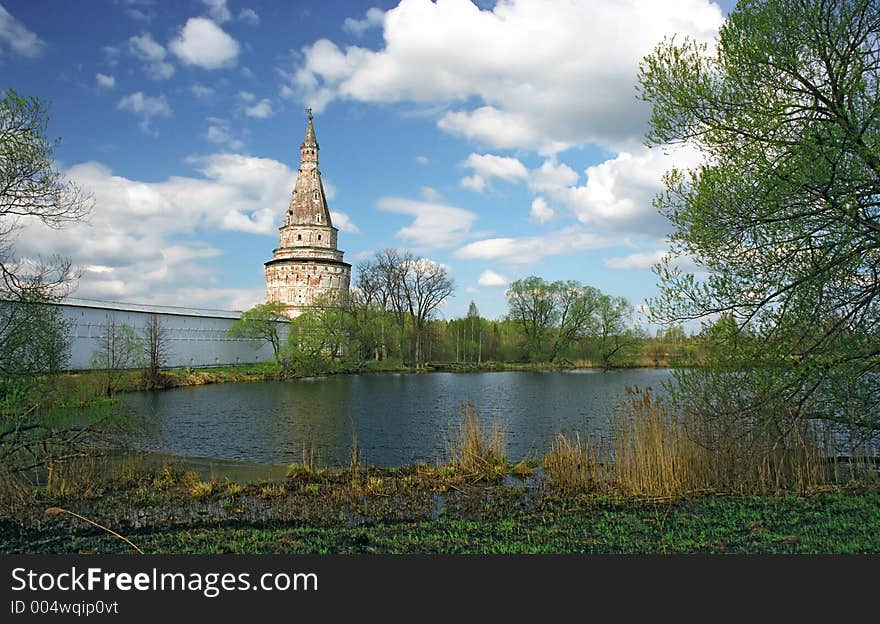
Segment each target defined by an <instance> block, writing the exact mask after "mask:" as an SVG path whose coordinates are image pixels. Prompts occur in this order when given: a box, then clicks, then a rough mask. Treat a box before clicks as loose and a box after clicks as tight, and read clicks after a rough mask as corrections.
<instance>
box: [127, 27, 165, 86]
mask: <svg viewBox="0 0 880 624" xmlns="http://www.w3.org/2000/svg"><path fill="white" fill-rule="evenodd" d="M128 51H129V52H130V53H131V54H132V56H134V57H135V58H137V59H139V60H141V61H143V63H144V71H145V72H146V73H147V75H148V76H149V77H150V78H153V79H154V80H165V79H168V78H171V76H173V75H174V65H172V64H171V63H168V62H166V61H165V57H166V56H167V55H168V52H167V51H166V50H165V48H164V47H162V44H161V43H159V42H158V41H156V40H155V39H153V36H152V35H151V34H150V33H148V32H145V33H142V34H140V35H137V36H134V37H129V39H128Z"/></svg>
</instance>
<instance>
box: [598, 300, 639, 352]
mask: <svg viewBox="0 0 880 624" xmlns="http://www.w3.org/2000/svg"><path fill="white" fill-rule="evenodd" d="M632 313H633V309H632V306H631V305H630V304H629V302H628V301H627V300H626V299H624V298H623V297H613V296H611V295H605V294H602V295H599V299H598V300H597V302H596V325H597V327H596V335H597V337H598V338H599V341H600V342H599V344H600V355H601V357H602V365H603V366H605V367H606V368H607V367H609V366H611V360H612V359H613V358H614V357H615V356H617V355H619V354H620V353H621V352H622V351H624V350H625V349H626V348H627V347H629V346H631V345H633V344H634V342H635V340H636V339H637V336H636V334H635V333H633V332H628V331H627V328H628V325H629V323H628V321H629V320H630V318H631V317H632Z"/></svg>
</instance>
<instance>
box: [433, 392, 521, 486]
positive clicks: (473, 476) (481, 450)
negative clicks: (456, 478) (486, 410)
mask: <svg viewBox="0 0 880 624" xmlns="http://www.w3.org/2000/svg"><path fill="white" fill-rule="evenodd" d="M459 414H460V415H461V420H460V421H459V423H458V428H457V430H456V431H453V433H452V435H450V436H449V438H448V440H447V451H448V454H449V457H450V459H451V467H452V469H453V470H454V471H455V472H456V473H457V474H459V475H461V476H463V477H465V478H466V479H468V480H474V481H495V480H498V479H500V478H501V477H503V476H504V475H505V474H506V473H507V472H508V471H509V468H510V463H509V462H508V461H507V451H506V447H505V438H504V430H503V429H502V428H501V423H500V422H498V421H497V420H495V421H494V422H493V424H492V429H491V431H484V429H483V425H482V423H481V422H480V418H479V415H478V413H477V408H476V407H475V406H474V405H473V404H472V403H462V404H461V405H460V406H459Z"/></svg>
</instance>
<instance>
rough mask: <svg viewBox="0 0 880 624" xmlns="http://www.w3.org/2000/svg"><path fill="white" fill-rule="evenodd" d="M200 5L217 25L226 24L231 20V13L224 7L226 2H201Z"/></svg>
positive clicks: (207, 0) (214, 0)
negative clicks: (203, 6)
mask: <svg viewBox="0 0 880 624" xmlns="http://www.w3.org/2000/svg"><path fill="white" fill-rule="evenodd" d="M201 2H202V4H203V5H205V8H206V9H207V10H208V15H209V16H210V17H211V19H213V20H214V21H215V22H217V23H218V24H222V23H223V22H228V21H229V20H231V19H232V13H230V12H229V7H227V6H226V0H201Z"/></svg>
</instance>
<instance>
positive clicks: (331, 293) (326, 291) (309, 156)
mask: <svg viewBox="0 0 880 624" xmlns="http://www.w3.org/2000/svg"><path fill="white" fill-rule="evenodd" d="M279 232H280V233H281V236H280V239H281V240H280V243H279V245H278V249H276V250H275V251H274V253H273V258H272V260H269V262H267V263H266V301H281V302H283V303H284V304H285V305H286V306H287V314H288V315H289V316H290V317H291V318H293V317H296V316H298V315H300V314H301V313H302V312H303V311H305V310H306V309H307V308H309V307H310V306H313V305H315V304H316V303H317V304H327V303H332V302H333V301H340V300H341V297H343V296H345V295H347V294H348V285H349V282H350V280H351V265H350V264H348V263H347V262H343V261H342V253H343V252H341V251H339V250H338V249H337V248H336V238H337V234H338V233H339V230H338V229H336V228H335V227H333V222H332V221H331V220H330V211H329V210H328V209H327V197H326V196H325V194H324V185H323V184H322V183H321V172H320V170H319V169H318V141H317V139H316V138H315V128H314V126H313V125H312V111H311V110H309V125H308V127H307V128H306V136H305V139H303V142H302V145H301V146H300V166H299V173H298V174H297V176H296V184H295V185H294V187H293V195H292V196H291V198H290V206H289V207H288V209H287V215H286V217H285V219H284V224H283V225H282V226H281V227H280V228H279Z"/></svg>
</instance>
